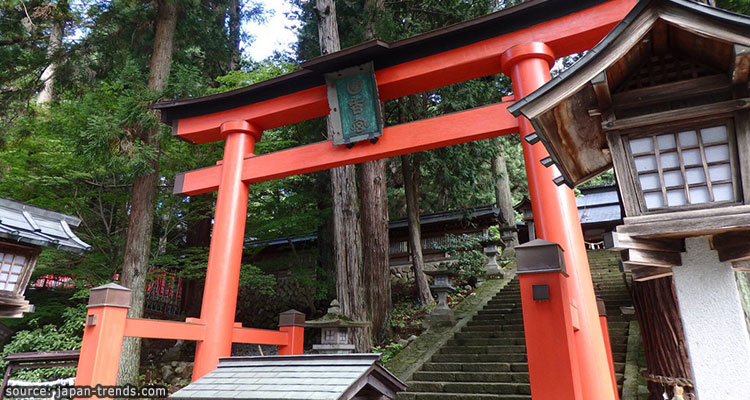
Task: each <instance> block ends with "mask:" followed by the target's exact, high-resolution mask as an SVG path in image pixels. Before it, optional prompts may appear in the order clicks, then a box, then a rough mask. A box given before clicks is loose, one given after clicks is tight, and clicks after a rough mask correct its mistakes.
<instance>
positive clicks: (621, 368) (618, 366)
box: [614, 362, 625, 373]
mask: <svg viewBox="0 0 750 400" xmlns="http://www.w3.org/2000/svg"><path fill="white" fill-rule="evenodd" d="M614 364H615V373H622V372H625V362H615V363H614Z"/></svg>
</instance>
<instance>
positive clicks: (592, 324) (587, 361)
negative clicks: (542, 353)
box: [500, 42, 616, 400]
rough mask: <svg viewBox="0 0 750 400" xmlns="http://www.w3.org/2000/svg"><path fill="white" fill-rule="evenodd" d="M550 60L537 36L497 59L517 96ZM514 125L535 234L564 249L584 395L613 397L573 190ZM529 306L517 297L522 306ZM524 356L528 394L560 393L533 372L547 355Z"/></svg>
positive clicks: (544, 74)
mask: <svg viewBox="0 0 750 400" xmlns="http://www.w3.org/2000/svg"><path fill="white" fill-rule="evenodd" d="M554 61H555V56H554V53H553V51H552V49H550V47H549V46H547V45H546V44H545V43H540V42H529V43H523V44H519V45H516V46H514V47H511V48H510V49H508V50H507V51H506V52H505V53H503V54H502V57H501V59H500V62H501V65H502V69H503V72H504V73H505V74H506V75H508V76H509V77H510V78H511V81H512V82H513V92H514V95H515V97H516V100H520V99H521V98H523V97H525V96H527V95H529V94H531V92H533V91H534V90H536V89H538V88H539V87H541V86H542V85H544V83H546V82H547V81H549V80H550V73H549V70H550V68H551V67H552V65H553V64H554ZM519 127H520V133H521V137H522V140H521V142H522V144H523V155H524V162H525V164H526V175H527V178H528V182H529V195H530V197H531V209H532V212H533V214H534V222H535V227H536V233H537V237H539V238H541V239H545V240H549V241H552V242H555V243H558V244H560V246H562V248H563V249H564V250H565V253H564V254H565V264H566V266H567V272H568V275H569V276H568V278H567V281H568V282H567V289H568V297H569V299H570V305H571V312H572V313H577V318H576V316H575V315H573V319H574V320H577V322H578V328H579V329H578V330H577V331H576V332H575V345H576V353H577V356H578V365H579V369H580V371H579V376H580V377H581V392H582V396H583V400H613V399H615V398H616V393H615V392H614V391H613V388H612V383H611V379H610V375H609V365H608V362H607V352H606V348H605V345H604V338H603V336H602V331H601V327H600V323H599V315H598V314H599V313H598V310H597V305H596V297H595V295H594V286H593V283H592V281H591V271H589V264H588V258H587V256H586V248H585V246H584V242H583V232H582V231H581V223H580V220H579V219H578V209H577V207H576V203H575V196H574V195H573V191H572V190H571V189H570V188H568V187H567V186H565V185H562V186H557V185H556V184H555V183H554V182H553V181H552V180H553V179H554V178H556V177H557V174H558V171H557V168H556V167H554V166H552V167H550V168H546V167H544V166H543V165H542V164H541V162H540V160H541V159H543V158H545V157H548V156H549V154H548V153H547V150H546V149H545V148H544V146H543V145H542V143H539V142H538V143H536V144H529V143H528V142H527V141H526V140H524V139H523V138H524V137H525V136H526V135H528V134H530V133H533V132H534V128H533V127H532V125H531V123H530V122H529V121H528V120H527V119H526V118H524V117H520V118H519ZM527 301H528V300H527ZM532 306H533V305H532V304H527V303H525V302H523V301H522V307H523V308H531V307H532ZM524 324H525V325H527V327H526V329H529V326H528V325H529V324H533V325H535V326H536V325H537V324H538V325H539V326H537V327H544V325H545V320H544V319H543V318H537V319H534V318H530V320H529V321H527V320H526V317H525V316H524ZM532 329H533V327H532ZM526 346H527V347H529V346H533V343H528V342H527V343H526ZM528 361H529V374H530V377H529V378H530V381H531V395H532V397H534V399H535V400H548V399H549V400H552V399H553V398H554V399H555V400H558V399H561V398H560V397H559V396H558V397H548V396H547V395H546V394H547V393H553V392H554V391H553V389H554V386H555V385H556V382H553V381H550V380H548V379H546V378H545V377H544V376H537V375H535V373H534V371H539V370H543V368H535V366H542V365H544V364H545V363H546V360H545V359H544V358H538V359H537V358H531V357H530V358H529V360H528ZM537 393H538V394H537ZM542 396H544V397H542ZM565 400H568V399H565ZM570 400H579V399H570Z"/></svg>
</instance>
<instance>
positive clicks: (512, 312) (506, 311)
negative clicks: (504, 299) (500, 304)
mask: <svg viewBox="0 0 750 400" xmlns="http://www.w3.org/2000/svg"><path fill="white" fill-rule="evenodd" d="M517 311H523V309H522V308H517V309H516V308H483V309H481V310H479V312H478V313H477V316H482V315H508V316H514V317H519V316H521V315H522V313H519V312H517ZM475 318H476V317H475Z"/></svg>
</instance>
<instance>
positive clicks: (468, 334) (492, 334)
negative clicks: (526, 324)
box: [459, 327, 525, 339]
mask: <svg viewBox="0 0 750 400" xmlns="http://www.w3.org/2000/svg"><path fill="white" fill-rule="evenodd" d="M479 328H482V329H481V330H479V331H472V330H471V328H468V330H467V328H463V329H462V330H461V333H460V334H459V336H460V337H461V338H462V339H495V338H497V339H508V338H518V339H523V338H524V337H525V336H524V333H523V332H517V331H514V332H507V331H506V332H503V331H498V330H496V329H491V330H485V329H483V328H484V327H479Z"/></svg>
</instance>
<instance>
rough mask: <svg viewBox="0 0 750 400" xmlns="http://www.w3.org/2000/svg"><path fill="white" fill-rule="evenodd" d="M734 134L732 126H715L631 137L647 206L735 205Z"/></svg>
mask: <svg viewBox="0 0 750 400" xmlns="http://www.w3.org/2000/svg"><path fill="white" fill-rule="evenodd" d="M733 136H734V135H733V129H732V125H731V124H730V123H721V124H716V123H714V124H711V125H705V126H702V127H700V128H689V129H682V130H678V131H671V132H661V133H655V134H650V135H647V136H640V137H637V138H629V140H628V145H629V146H628V150H629V151H630V152H631V154H632V160H633V168H634V170H635V173H636V175H637V177H638V179H637V182H638V184H639V185H640V187H641V191H642V200H643V202H644V205H645V208H646V209H647V210H649V211H653V210H659V209H664V208H674V207H689V206H691V205H696V204H704V205H705V203H733V202H736V201H737V198H738V196H737V179H736V178H735V172H734V171H735V167H734V160H735V158H736V155H735V149H734V146H733V143H734V137H733Z"/></svg>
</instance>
